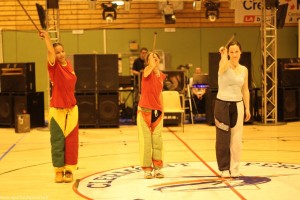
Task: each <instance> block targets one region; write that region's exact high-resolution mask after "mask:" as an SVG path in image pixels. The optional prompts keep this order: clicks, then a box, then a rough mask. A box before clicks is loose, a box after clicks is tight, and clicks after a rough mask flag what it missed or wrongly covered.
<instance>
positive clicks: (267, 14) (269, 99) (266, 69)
mask: <svg viewBox="0 0 300 200" xmlns="http://www.w3.org/2000/svg"><path fill="white" fill-rule="evenodd" d="M266 1H267V0H262V4H261V5H262V21H261V45H262V48H261V49H262V65H263V66H262V68H263V69H262V123H263V124H277V27H276V9H277V8H276V7H274V8H270V9H267V8H266Z"/></svg>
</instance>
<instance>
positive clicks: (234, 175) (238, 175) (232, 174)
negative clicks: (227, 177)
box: [231, 172, 240, 178]
mask: <svg viewBox="0 0 300 200" xmlns="http://www.w3.org/2000/svg"><path fill="white" fill-rule="evenodd" d="M231 177H232V178H238V177H240V174H239V173H236V172H235V173H231Z"/></svg>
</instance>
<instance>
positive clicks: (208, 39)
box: [3, 27, 298, 109]
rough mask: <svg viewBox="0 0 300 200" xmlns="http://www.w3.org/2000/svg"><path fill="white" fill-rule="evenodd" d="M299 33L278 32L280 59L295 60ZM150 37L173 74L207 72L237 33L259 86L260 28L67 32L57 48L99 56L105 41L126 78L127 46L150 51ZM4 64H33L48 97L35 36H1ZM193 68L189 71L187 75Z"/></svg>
mask: <svg viewBox="0 0 300 200" xmlns="http://www.w3.org/2000/svg"><path fill="white" fill-rule="evenodd" d="M297 31H298V30H297V27H285V28H284V29H279V30H278V31H277V40H278V47H277V48H278V58H295V57H297V55H298V53H297V51H298V49H297V42H298V33H297ZM154 32H156V33H157V40H156V49H161V50H163V51H164V52H165V53H166V54H167V55H169V57H170V62H168V63H170V66H166V68H167V69H176V67H177V66H179V65H180V64H184V65H185V64H193V68H195V67H197V66H201V67H202V68H203V71H204V72H209V70H208V53H209V52H217V51H218V49H219V47H220V46H222V45H225V44H226V42H227V40H228V39H229V38H230V37H231V36H232V35H233V34H234V33H235V34H236V39H237V40H238V41H239V42H240V43H241V44H242V48H243V51H247V52H251V53H252V68H251V69H252V74H253V76H252V82H253V83H254V84H253V85H256V86H258V87H259V86H260V85H261V83H260V76H261V73H260V69H261V41H260V27H243V28H177V29H176V30H175V32H165V31H164V29H127V30H124V29H109V30H85V31H84V33H83V34H79V35H74V34H72V32H71V31H60V42H62V43H63V44H64V46H65V50H66V52H67V54H69V55H72V54H77V53H98V54H103V53H105V46H104V41H106V53H119V54H121V55H123V56H122V66H123V75H128V74H129V73H130V72H129V68H130V65H129V59H128V57H129V56H130V55H132V54H133V53H132V52H130V50H129V42H130V41H136V42H137V43H138V44H139V46H140V47H144V46H145V47H148V49H149V50H151V49H152V46H153V38H154ZM134 54H136V52H135V53H134ZM3 58H4V62H6V63H11V62H35V63H36V89H37V91H44V92H45V94H48V81H47V80H48V78H47V70H46V62H47V61H46V48H45V45H44V42H43V41H42V40H41V39H40V38H39V36H38V33H37V32H36V31H7V30H3ZM193 68H191V69H190V72H191V73H193ZM45 105H48V95H45ZM46 109H47V107H46Z"/></svg>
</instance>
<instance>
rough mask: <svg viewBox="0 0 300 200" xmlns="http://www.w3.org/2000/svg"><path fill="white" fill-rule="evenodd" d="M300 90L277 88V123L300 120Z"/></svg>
mask: <svg viewBox="0 0 300 200" xmlns="http://www.w3.org/2000/svg"><path fill="white" fill-rule="evenodd" d="M299 100H300V88H299V87H292V88H278V103H277V105H278V106H277V112H278V121H292V120H299V119H300V102H299Z"/></svg>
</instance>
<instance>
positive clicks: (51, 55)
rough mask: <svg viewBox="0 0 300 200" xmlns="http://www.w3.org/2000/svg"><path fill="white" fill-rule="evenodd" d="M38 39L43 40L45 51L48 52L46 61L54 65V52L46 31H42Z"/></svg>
mask: <svg viewBox="0 0 300 200" xmlns="http://www.w3.org/2000/svg"><path fill="white" fill-rule="evenodd" d="M40 37H41V38H43V39H44V41H45V44H46V47H47V51H48V53H47V57H48V61H49V62H50V64H54V62H55V58H56V56H55V51H54V48H53V44H52V42H51V39H50V36H49V33H48V32H47V31H44V30H42V31H41V32H40Z"/></svg>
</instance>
